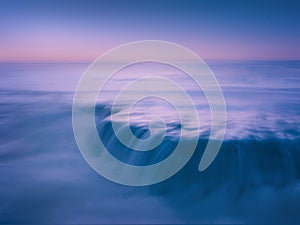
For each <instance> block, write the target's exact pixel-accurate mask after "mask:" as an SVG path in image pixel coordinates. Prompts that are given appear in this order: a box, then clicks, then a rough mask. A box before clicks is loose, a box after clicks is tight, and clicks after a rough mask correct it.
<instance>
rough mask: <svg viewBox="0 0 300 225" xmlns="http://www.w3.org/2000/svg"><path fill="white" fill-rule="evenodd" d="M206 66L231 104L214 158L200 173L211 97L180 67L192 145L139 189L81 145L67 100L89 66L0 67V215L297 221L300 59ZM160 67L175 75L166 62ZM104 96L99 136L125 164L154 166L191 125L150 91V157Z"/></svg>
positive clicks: (139, 112) (10, 219) (137, 128)
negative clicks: (196, 124)
mask: <svg viewBox="0 0 300 225" xmlns="http://www.w3.org/2000/svg"><path fill="white" fill-rule="evenodd" d="M149 66H150V68H153V66H152V65H149ZM210 66H211V68H212V70H213V71H214V73H215V74H216V76H217V77H218V80H219V82H220V84H221V87H222V89H223V91H224V95H225V99H226V104H227V110H228V122H227V126H228V127H227V132H226V137H225V141H224V143H223V145H222V148H221V151H220V153H219V154H218V156H217V158H216V159H215V161H214V162H213V163H212V165H211V166H210V167H209V168H208V169H207V170H205V171H204V172H201V173H200V172H199V171H198V170H197V168H198V164H199V161H200V159H201V156H202V154H203V150H204V147H205V145H206V143H207V138H208V137H209V133H210V127H209V121H210V115H209V108H208V106H207V103H206V101H205V98H204V96H203V94H202V93H199V91H198V92H197V91H196V90H195V89H194V87H193V86H192V85H189V84H188V82H189V81H187V80H184V77H183V75H182V74H178V73H176V76H177V79H178V82H179V83H183V86H184V85H186V86H185V87H186V88H187V89H188V91H189V93H190V94H191V96H192V98H193V99H194V101H195V102H196V106H197V109H198V112H199V118H200V121H202V122H201V127H200V134H201V135H200V137H199V143H198V146H197V149H196V152H195V154H194V155H193V157H192V159H191V160H190V161H189V162H188V163H187V165H186V166H185V167H184V168H183V169H182V170H181V171H180V172H178V173H177V174H176V175H175V176H173V177H171V178H170V179H168V180H166V181H164V182H162V183H159V184H155V185H151V186H149V187H140V188H136V187H126V186H122V185H118V184H115V183H112V182H110V181H107V180H105V179H104V178H102V177H101V176H99V175H98V174H96V173H95V172H94V171H93V170H92V169H91V168H90V167H89V166H88V165H87V164H86V163H85V162H84V160H83V158H82V157H81V155H80V152H79V150H78V149H77V146H76V142H75V140H74V136H73V131H72V114H71V108H72V98H73V94H74V91H75V88H76V84H77V82H78V81H79V79H80V76H81V74H82V72H83V71H84V69H85V68H86V65H85V64H78V65H77V64H0V80H1V82H0V106H1V107H0V128H1V129H0V174H1V179H0V223H41V222H44V223H60V224H63V223H123V224H124V223H272V224H274V223H295V222H296V221H299V220H300V216H299V213H298V211H299V208H300V182H299V179H300V162H299V160H300V151H299V146H300V129H299V128H300V127H299V126H300V119H299V117H300V108H299V107H300V104H299V103H300V87H299V78H300V77H299V75H300V63H299V62H265V63H262V62H247V63H246V62H230V63H229V62H212V63H211V64H210ZM135 70H138V69H137V68H135ZM156 71H157V72H159V71H162V72H163V73H164V74H167V76H170V75H172V74H173V72H172V71H171V70H169V68H159V67H158V68H157V70H156ZM125 72H126V71H125ZM127 72H128V71H127ZM129 72H132V71H129ZM135 72H136V71H135ZM160 73H161V72H160ZM134 78H135V76H132V77H127V79H123V80H122V81H120V82H130V80H132V79H134ZM125 80H126V81H125ZM112 82H115V84H116V85H117V84H120V83H118V82H119V81H118V80H116V81H112ZM113 87H117V86H113ZM117 89H118V88H116V90H117ZM107 93H109V94H108V95H107V98H104V100H102V99H100V100H99V102H98V103H97V105H96V115H95V121H96V125H97V129H98V133H99V137H100V138H101V139H102V140H103V142H104V143H105V145H106V146H107V147H109V150H110V153H111V154H112V155H113V156H115V157H116V158H118V159H119V160H121V161H124V162H127V163H129V164H133V165H146V164H153V163H155V162H158V161H160V160H163V159H164V158H166V157H168V155H169V154H170V153H171V152H172V150H173V148H174V146H175V145H176V142H177V140H178V136H179V135H180V129H190V128H193V125H192V124H191V127H187V128H183V127H181V126H180V123H179V122H178V118H177V117H176V114H174V112H173V111H172V109H170V108H168V106H167V105H161V102H156V101H155V100H154V101H152V100H151V99H149V100H148V101H145V102H144V103H143V102H141V104H140V105H137V106H136V107H135V108H134V110H133V112H132V114H131V116H130V126H131V129H132V131H133V133H134V134H135V135H136V136H137V137H140V138H147V137H148V136H149V135H150V134H149V129H148V125H149V124H148V122H149V119H151V118H153V117H156V116H157V114H161V113H160V112H162V111H163V112H164V116H165V117H164V119H165V121H166V124H167V133H166V134H167V136H166V137H165V139H164V140H163V143H162V144H161V145H160V146H158V147H157V148H156V149H154V150H151V151H149V152H147V153H146V154H145V153H144V154H143V153H141V152H137V151H134V150H131V149H126V148H125V147H124V146H123V145H122V144H121V143H120V142H118V140H117V139H116V137H115V134H114V132H113V131H112V127H111V120H110V116H109V115H110V112H111V102H109V101H108V100H109V97H110V95H111V90H110V89H109V87H107ZM145 105H147V107H145ZM186 138H189V137H186Z"/></svg>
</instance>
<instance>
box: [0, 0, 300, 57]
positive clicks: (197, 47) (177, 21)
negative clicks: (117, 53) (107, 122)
mask: <svg viewBox="0 0 300 225" xmlns="http://www.w3.org/2000/svg"><path fill="white" fill-rule="evenodd" d="M299 6H300V2H299V1H291V0H290V1H289V0H288V1H275V0H274V1H266V0H262V1H256V0H252V1H200V0H199V1H169V0H165V1H164V0H162V1H157V0H154V1H115V0H113V1H93V0H89V1H14V0H12V1H9V0H2V1H0V31H1V35H0V61H92V60H94V59H95V58H97V57H98V56H99V55H101V54H103V53H104V52H105V51H107V50H109V49H111V48H113V47H116V46H117V45H119V44H124V43H126V42H131V41H137V40H144V39H158V40H165V41H172V42H176V43H178V44H181V45H184V46H186V47H188V48H190V49H192V50H193V51H195V52H196V53H198V54H199V56H200V57H202V58H204V59H217V60H218V59H237V60H243V59H254V60H260V59H294V60H298V59H300V45H299V40H300V25H299V21H300V13H299V11H300V7H299Z"/></svg>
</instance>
